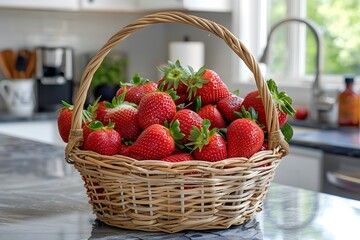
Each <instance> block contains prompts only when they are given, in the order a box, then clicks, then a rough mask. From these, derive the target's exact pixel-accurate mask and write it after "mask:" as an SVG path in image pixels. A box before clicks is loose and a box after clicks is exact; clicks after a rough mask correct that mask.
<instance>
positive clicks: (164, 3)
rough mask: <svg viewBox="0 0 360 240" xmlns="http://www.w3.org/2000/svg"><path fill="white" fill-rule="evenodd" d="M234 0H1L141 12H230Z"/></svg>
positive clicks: (7, 4) (12, 4)
mask: <svg viewBox="0 0 360 240" xmlns="http://www.w3.org/2000/svg"><path fill="white" fill-rule="evenodd" d="M231 2H232V0H51V1H49V0H31V1H29V0H11V1H10V0H0V8H19V9H43V10H70V11H94V12H96V11H99V12H104V11H111V12H116V11H117V12H122V11H123V12H140V11H160V10H179V11H182V10H186V11H206V12H230V11H231Z"/></svg>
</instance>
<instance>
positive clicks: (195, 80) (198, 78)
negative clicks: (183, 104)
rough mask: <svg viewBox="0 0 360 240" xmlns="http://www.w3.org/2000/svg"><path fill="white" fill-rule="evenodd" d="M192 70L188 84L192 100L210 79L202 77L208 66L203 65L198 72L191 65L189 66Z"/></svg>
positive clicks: (189, 96)
mask: <svg viewBox="0 0 360 240" xmlns="http://www.w3.org/2000/svg"><path fill="white" fill-rule="evenodd" d="M188 67H189V70H190V77H189V79H188V84H187V86H188V87H187V92H188V100H191V99H192V98H193V97H195V96H196V93H197V89H198V88H202V87H203V85H204V84H206V83H208V82H209V81H208V80H206V79H204V78H202V76H204V74H205V72H206V66H205V65H204V66H202V67H201V68H200V69H199V70H198V71H197V72H195V71H194V69H193V68H192V67H191V66H188Z"/></svg>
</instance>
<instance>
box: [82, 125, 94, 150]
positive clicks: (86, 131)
mask: <svg viewBox="0 0 360 240" xmlns="http://www.w3.org/2000/svg"><path fill="white" fill-rule="evenodd" d="M91 123H92V122H88V123H86V124H84V125H83V128H82V130H83V141H84V142H83V146H84V145H85V142H86V140H87V138H88V137H89V135H90V133H92V132H93V130H92V129H91V128H89V125H90V124H91Z"/></svg>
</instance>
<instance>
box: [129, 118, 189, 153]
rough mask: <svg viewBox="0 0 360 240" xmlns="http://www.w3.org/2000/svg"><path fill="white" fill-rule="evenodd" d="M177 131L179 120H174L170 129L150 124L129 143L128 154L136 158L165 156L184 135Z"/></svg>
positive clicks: (178, 129) (172, 150) (171, 151)
mask: <svg viewBox="0 0 360 240" xmlns="http://www.w3.org/2000/svg"><path fill="white" fill-rule="evenodd" d="M179 132H180V128H179V121H175V122H174V124H173V125H172V129H171V130H170V129H168V128H166V127H165V126H163V125H160V124H152V125H151V126H149V127H148V128H146V129H145V130H144V131H143V132H142V133H141V135H140V136H139V137H138V139H137V140H136V141H135V142H134V144H133V145H131V147H130V149H129V155H130V156H134V158H135V159H138V160H145V159H152V160H160V159H162V158H164V157H167V156H169V155H171V154H172V153H173V152H174V150H175V141H176V140H179V139H181V138H182V137H183V136H184V135H183V134H180V133H179Z"/></svg>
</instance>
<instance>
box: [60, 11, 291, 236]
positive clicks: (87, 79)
mask: <svg viewBox="0 0 360 240" xmlns="http://www.w3.org/2000/svg"><path fill="white" fill-rule="evenodd" d="M156 23H184V24H189V25H192V26H194V27H197V28H200V29H203V30H206V31H208V32H211V33H213V34H214V35H216V36H218V37H219V38H221V39H223V40H224V41H225V42H226V44H227V45H228V46H229V47H230V48H231V49H232V50H233V51H234V52H235V53H236V54H237V55H238V56H239V57H240V58H241V59H242V60H243V61H244V63H245V64H246V65H247V67H248V68H249V69H250V70H251V71H252V73H253V74H254V79H255V81H256V85H257V88H258V89H259V91H260V94H261V97H262V99H263V102H264V106H265V111H266V114H267V116H268V118H267V128H268V129H269V136H268V141H269V149H271V150H266V151H260V152H258V153H256V154H254V155H253V156H252V157H250V158H249V159H247V158H232V159H225V160H222V161H219V162H205V161H187V162H180V163H168V162H163V161H158V160H147V161H137V160H135V159H131V158H128V157H124V156H120V155H116V156H104V155H100V154H97V153H95V152H91V151H84V150H81V148H80V146H81V144H82V128H81V126H82V120H81V111H82V109H83V105H84V102H85V98H86V94H87V92H88V89H89V85H90V83H91V80H92V77H93V75H94V73H95V71H96V70H97V68H98V67H99V65H100V64H101V62H102V61H103V59H104V58H105V56H106V55H107V54H108V53H109V52H110V51H111V49H112V48H113V47H114V46H115V45H116V44H118V43H119V42H121V41H122V40H124V39H125V38H126V37H128V36H129V35H131V34H132V33H133V32H135V31H137V30H140V29H142V28H144V27H147V26H149V25H152V24H156ZM69 139H70V140H69V143H68V145H67V146H66V153H65V155H66V159H67V162H68V163H71V164H74V165H75V168H76V169H77V170H78V171H79V172H80V174H81V175H82V177H83V179H84V181H85V186H86V188H87V194H88V196H89V199H90V200H89V202H90V204H92V207H93V211H94V213H95V214H96V216H97V218H98V219H99V220H101V221H103V222H105V223H107V224H109V225H112V226H116V227H120V228H126V229H137V230H144V231H163V232H169V233H173V232H178V231H182V230H185V229H194V230H205V229H225V228H228V227H230V226H231V225H239V224H242V223H244V222H245V221H248V220H250V219H251V218H253V217H254V216H255V214H256V213H257V212H259V211H261V207H262V201H263V199H264V197H265V195H266V193H267V190H268V187H269V185H270V183H271V181H272V179H273V176H274V171H275V168H276V166H277V165H278V164H279V162H280V159H281V157H282V156H284V154H287V153H288V151H289V145H288V144H287V143H286V141H285V140H284V139H283V136H282V134H281V131H279V123H278V117H277V111H276V108H275V106H274V103H273V99H272V97H271V94H270V92H269V90H268V88H267V86H266V83H265V81H264V79H263V76H262V74H261V72H260V70H259V66H258V64H257V63H256V61H255V60H254V58H253V56H252V55H251V54H250V53H249V51H248V50H247V49H246V48H245V47H244V46H243V44H242V43H241V42H240V41H239V40H238V39H237V38H236V37H234V36H233V34H231V33H230V31H229V30H227V29H226V28H224V27H223V26H221V25H218V24H216V23H214V22H212V21H209V20H206V19H203V18H199V17H196V16H190V15H187V14H184V13H181V12H160V13H156V14H150V15H147V16H145V17H143V18H141V19H139V20H137V21H135V22H133V23H131V24H130V25H128V26H126V27H124V28H123V29H122V30H121V31H119V32H117V33H116V34H114V35H113V36H112V37H111V38H110V39H109V40H108V42H107V43H106V44H105V45H104V46H103V47H102V48H101V49H100V50H99V52H98V53H97V54H96V56H95V57H94V58H93V59H92V60H91V61H90V63H89V64H88V66H87V67H86V69H85V71H84V74H83V77H82V80H81V84H80V89H79V91H78V93H77V96H76V99H75V101H74V113H73V119H72V130H71V132H70V138H69Z"/></svg>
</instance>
